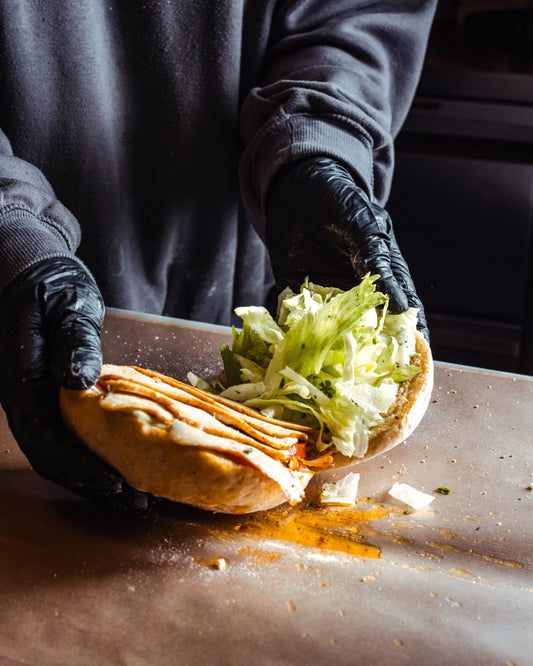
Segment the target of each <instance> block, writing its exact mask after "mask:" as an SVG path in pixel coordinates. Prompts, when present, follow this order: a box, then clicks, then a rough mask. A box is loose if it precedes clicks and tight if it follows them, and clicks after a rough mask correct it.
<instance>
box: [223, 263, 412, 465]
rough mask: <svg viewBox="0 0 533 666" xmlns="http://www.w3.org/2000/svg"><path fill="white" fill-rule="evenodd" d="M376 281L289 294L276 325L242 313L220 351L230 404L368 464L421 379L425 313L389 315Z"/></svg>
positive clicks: (258, 311)
mask: <svg viewBox="0 0 533 666" xmlns="http://www.w3.org/2000/svg"><path fill="white" fill-rule="evenodd" d="M376 280H377V276H370V275H367V276H365V277H364V278H363V280H362V281H361V283H360V284H359V285H357V286H356V287H354V288H353V289H350V290H348V291H341V290H340V289H336V288H327V287H321V286H319V285H315V284H313V283H312V282H309V281H306V282H305V283H304V284H303V285H302V288H301V290H300V293H297V294H294V293H293V292H291V291H290V290H286V292H284V294H283V298H282V302H281V304H280V309H279V314H278V317H277V321H275V320H274V318H273V317H272V316H271V315H270V314H269V312H268V311H267V310H266V309H265V308H262V307H256V306H254V307H241V308H237V309H236V311H235V312H236V313H237V315H238V316H239V317H240V318H241V319H242V322H243V325H242V328H241V329H240V330H237V329H236V328H234V329H233V341H232V347H231V349H230V348H229V347H228V346H227V345H224V346H223V348H222V360H223V363H224V371H225V373H224V374H225V381H224V390H223V392H222V395H224V396H226V397H230V398H232V399H233V400H238V401H241V402H244V403H245V404H247V405H249V406H251V407H255V408H257V409H259V410H261V411H262V412H264V413H265V414H268V415H269V416H272V417H277V418H282V419H286V420H289V421H294V422H297V423H306V424H309V425H312V426H314V427H317V428H318V429H319V430H320V432H321V439H320V442H319V448H326V447H328V446H330V445H331V444H333V445H334V446H335V447H336V448H337V450H338V451H340V452H341V453H343V454H344V455H346V456H350V457H352V456H357V457H362V456H363V455H364V454H365V452H366V450H367V448H368V432H369V429H370V428H371V427H372V426H374V425H376V424H377V423H378V422H379V421H380V419H382V418H383V417H384V415H385V414H386V413H387V411H388V410H389V409H390V407H391V405H392V404H393V403H394V401H395V399H396V395H397V391H398V387H399V383H400V382H402V381H405V380H408V379H411V378H412V377H414V376H415V375H416V374H417V373H418V372H419V371H420V370H419V368H418V366H416V365H415V364H413V358H414V356H415V330H416V321H417V310H416V309H413V308H411V309H410V310H408V311H407V312H405V313H402V314H391V313H390V312H389V311H388V309H387V306H388V297H387V296H385V295H384V294H382V293H380V292H378V291H376V288H375V282H376Z"/></svg>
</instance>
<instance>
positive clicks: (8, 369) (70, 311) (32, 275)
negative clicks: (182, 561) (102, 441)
mask: <svg viewBox="0 0 533 666" xmlns="http://www.w3.org/2000/svg"><path fill="white" fill-rule="evenodd" d="M103 318H104V304H103V300H102V297H101V295H100V292H99V290H98V288H97V286H96V284H95V282H94V280H93V278H92V276H91V275H90V274H89V273H88V272H87V271H86V270H85V269H84V268H83V266H82V265H81V264H79V263H78V262H77V261H75V260H73V259H50V260H46V261H43V262H41V263H39V264H37V265H35V266H33V267H31V268H29V269H27V270H26V271H25V272H24V273H22V274H21V275H20V276H19V277H17V278H16V279H15V280H14V281H13V282H12V283H11V284H10V285H9V286H8V287H7V288H6V290H5V291H4V293H3V294H2V295H1V296H0V402H1V404H2V407H3V408H4V411H5V412H6V415H7V419H8V422H9V426H10V428H11V430H12V432H13V435H14V437H15V439H16V440H17V443H18V444H19V446H20V448H21V450H22V451H23V453H24V454H25V455H26V457H27V458H28V460H29V461H30V463H31V464H32V466H33V468H34V469H35V471H36V472H37V473H38V474H40V475H41V476H43V477H45V478H47V479H50V480H52V481H54V482H56V483H58V484H60V485H62V486H64V487H65V488H68V489H69V490H71V491H73V492H74V493H76V494H78V495H81V496H83V497H86V498H88V499H93V500H96V501H101V502H103V503H105V504H106V505H107V506H111V507H112V508H118V509H131V510H138V511H140V510H144V509H145V508H146V507H147V506H148V505H149V503H150V500H151V499H152V497H151V495H147V494H145V493H140V492H138V491H136V490H134V489H132V488H131V487H130V486H128V485H127V484H126V483H125V481H124V480H123V479H122V478H121V476H120V475H119V474H118V473H117V472H116V471H115V470H113V469H112V468H111V467H110V466H109V465H107V463H105V462H104V461H102V460H100V459H99V458H98V457H97V456H96V455H94V454H93V453H91V452H90V451H89V449H87V448H86V447H84V446H83V445H82V444H80V443H79V442H78V441H77V440H76V439H75V438H74V437H73V436H72V435H71V434H70V433H69V431H68V430H67V428H66V427H65V425H64V423H63V420H62V418H61V415H60V412H59V406H58V395H59V386H60V385H62V386H65V387H67V388H72V389H83V388H88V387H90V386H92V385H93V384H94V383H95V382H96V380H97V379H98V377H99V375H100V370H101V366H102V351H101V346H100V327H101V325H102V321H103Z"/></svg>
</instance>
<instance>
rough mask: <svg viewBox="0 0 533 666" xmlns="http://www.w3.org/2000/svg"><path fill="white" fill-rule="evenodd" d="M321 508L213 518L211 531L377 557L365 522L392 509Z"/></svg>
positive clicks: (304, 506)
mask: <svg viewBox="0 0 533 666" xmlns="http://www.w3.org/2000/svg"><path fill="white" fill-rule="evenodd" d="M359 505H360V502H358V505H356V506H353V507H340V506H336V507H333V506H329V507H328V506H324V505H317V504H314V503H312V502H310V503H307V504H302V505H299V506H297V507H294V508H287V506H286V505H284V506H281V507H278V508H276V509H271V510H270V511H261V512H258V513H252V514H246V515H241V516H222V515H218V516H216V519H215V521H213V523H212V524H211V531H212V532H213V533H215V534H216V535H217V536H228V534H230V533H231V531H233V533H235V532H237V533H243V534H251V535H254V536H259V537H262V538H265V539H276V540H280V541H286V542H289V543H294V544H298V545H300V546H306V547H311V548H320V549H321V550H332V551H335V552H340V553H344V554H346V555H355V556H359V557H366V558H374V559H377V558H379V557H380V553H381V551H380V549H379V548H378V547H377V546H374V545H372V544H370V543H367V541H366V538H365V531H366V530H365V527H366V525H367V523H368V522H369V521H374V520H379V519H382V518H386V517H387V516H389V515H390V514H391V513H393V512H395V511H397V509H395V508H391V507H384V506H382V505H379V504H371V505H370V506H369V507H368V508H361V506H359Z"/></svg>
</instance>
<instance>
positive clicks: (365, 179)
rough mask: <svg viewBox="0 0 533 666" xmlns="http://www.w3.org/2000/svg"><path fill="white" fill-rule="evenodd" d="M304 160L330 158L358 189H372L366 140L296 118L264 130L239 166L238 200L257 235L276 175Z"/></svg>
mask: <svg viewBox="0 0 533 666" xmlns="http://www.w3.org/2000/svg"><path fill="white" fill-rule="evenodd" d="M306 157H330V158H332V159H336V160H338V161H339V162H340V163H341V164H343V165H344V166H345V167H346V168H348V169H349V170H350V171H351V172H352V173H353V174H354V177H355V178H356V179H357V182H358V184H359V185H361V186H363V187H365V188H366V190H367V192H368V193H369V194H370V193H371V192H372V189H373V174H372V149H371V147H370V141H369V139H368V137H366V136H365V135H363V134H361V132H360V130H358V129H357V128H356V127H354V128H353V130H351V129H350V128H347V126H346V120H345V119H343V125H341V123H338V124H337V123H336V122H335V117H331V116H328V117H327V118H325V119H320V118H313V121H312V122H310V121H309V117H308V116H306V115H304V114H302V115H295V116H291V117H289V118H286V119H285V120H284V121H280V122H278V123H276V124H273V125H269V126H268V127H267V128H265V129H264V130H263V131H262V132H261V133H260V135H259V136H258V137H256V138H255V140H254V141H253V143H252V144H251V145H250V146H249V147H248V149H247V150H246V151H245V152H244V154H243V157H242V160H241V165H240V182H241V197H242V200H243V205H244V208H245V210H246V213H247V215H248V217H249V219H250V220H251V222H252V223H253V224H254V226H255V228H256V229H257V231H258V232H259V234H260V235H261V236H262V237H263V233H264V205H265V199H266V195H267V192H268V188H269V185H270V182H271V181H272V178H273V176H274V174H275V173H276V171H277V170H278V169H279V168H280V167H282V166H284V165H285V164H289V163H290V162H294V161H296V160H299V159H302V158H306Z"/></svg>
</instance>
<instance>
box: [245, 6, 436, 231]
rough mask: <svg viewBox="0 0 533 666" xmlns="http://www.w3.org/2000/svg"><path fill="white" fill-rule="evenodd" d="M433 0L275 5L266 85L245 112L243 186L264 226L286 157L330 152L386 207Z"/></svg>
mask: <svg viewBox="0 0 533 666" xmlns="http://www.w3.org/2000/svg"><path fill="white" fill-rule="evenodd" d="M435 6H436V0H371V1H369V0H285V1H281V2H278V3H277V9H276V11H275V13H274V16H273V20H272V25H271V32H270V40H269V46H268V49H267V52H266V57H265V64H264V76H263V80H262V81H261V82H260V85H258V86H257V87H254V88H253V89H252V90H250V92H249V94H248V96H247V97H246V99H245V101H244V103H243V106H242V109H241V135H242V138H243V141H244V146H245V147H244V152H243V156H242V159H241V166H240V182H241V193H242V197H243V202H244V206H245V209H246V211H247V214H248V215H249V217H250V218H251V220H252V222H253V223H254V224H255V226H256V228H257V229H258V231H259V232H260V233H262V228H263V224H264V222H263V215H262V211H263V206H264V200H265V196H266V192H267V190H268V186H269V183H270V181H271V179H272V177H273V175H274V173H275V172H276V170H277V169H279V168H280V167H281V166H283V165H284V164H287V163H289V162H292V161H295V160H298V159H301V158H303V157H309V156H313V155H315V156H319V155H320V156H328V157H331V158H334V159H337V160H339V161H340V162H341V163H343V164H344V165H345V166H346V167H347V168H349V169H350V170H351V172H352V173H353V174H354V177H356V179H357V180H358V182H359V183H360V184H362V185H363V186H364V187H366V189H367V192H368V194H369V195H370V197H371V198H372V199H373V200H374V201H376V202H377V203H379V204H381V205H384V204H385V202H386V200H387V198H388V195H389V190H390V182H391V178H392V170H393V163H394V155H393V141H394V138H395V136H396V135H397V133H398V131H399V129H400V127H401V125H402V124H403V122H404V120H405V117H406V115H407V112H408V110H409V107H410V105H411V102H412V99H413V96H414V93H415V90H416V86H417V83H418V80H419V76H420V72H421V69H422V64H423V60H424V56H425V52H426V48H427V40H428V36H429V31H430V28H431V23H432V20H433V16H434V12H435Z"/></svg>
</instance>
